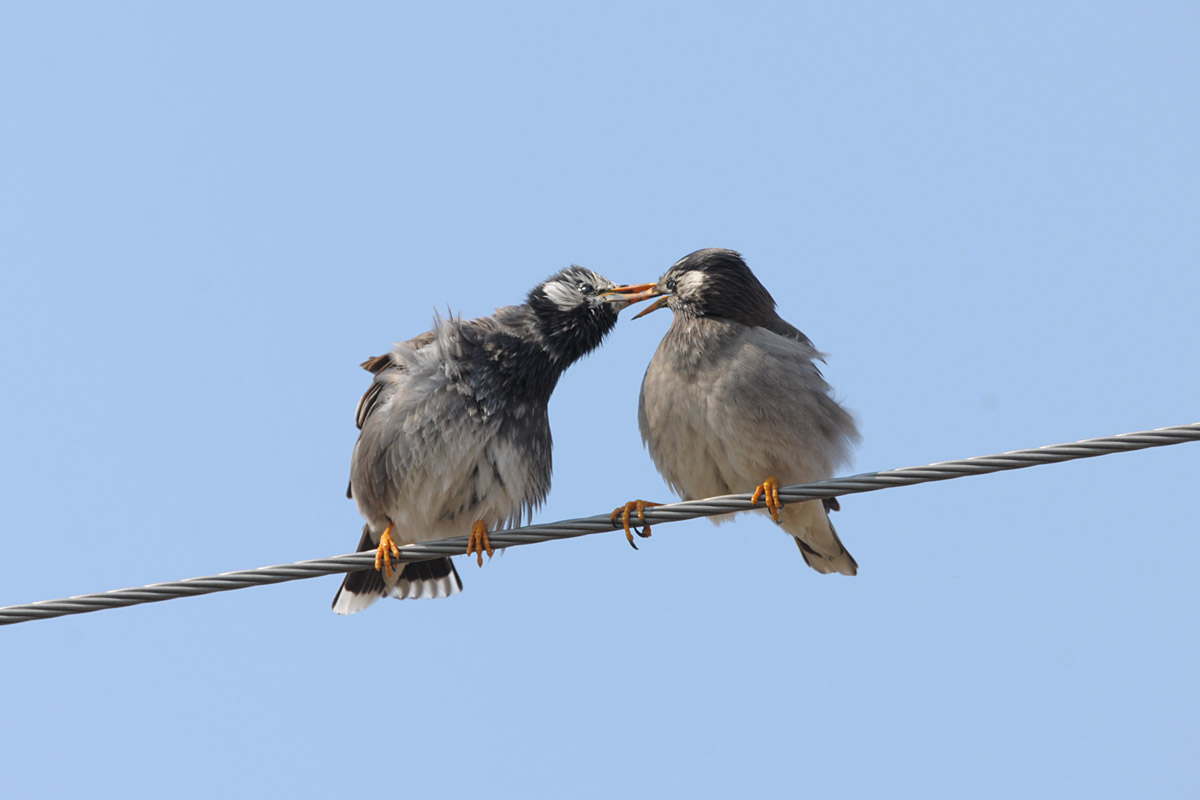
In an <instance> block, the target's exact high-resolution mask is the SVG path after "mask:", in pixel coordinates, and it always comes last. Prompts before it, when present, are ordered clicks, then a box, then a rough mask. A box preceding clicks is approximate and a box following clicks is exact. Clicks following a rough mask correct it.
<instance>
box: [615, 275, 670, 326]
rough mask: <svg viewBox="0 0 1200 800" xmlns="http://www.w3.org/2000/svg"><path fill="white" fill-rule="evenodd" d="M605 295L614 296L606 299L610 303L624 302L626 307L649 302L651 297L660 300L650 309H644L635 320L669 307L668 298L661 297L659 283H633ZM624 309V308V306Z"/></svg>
mask: <svg viewBox="0 0 1200 800" xmlns="http://www.w3.org/2000/svg"><path fill="white" fill-rule="evenodd" d="M604 294H605V295H612V296H610V297H606V298H605V299H606V300H608V301H609V302H614V303H615V302H624V303H625V305H630V306H631V305H633V304H634V303H640V302H642V301H643V300H649V299H650V298H651V297H658V298H659V299H658V301H657V302H655V303H653V304H652V305H650V306H649V307H648V308H645V309H643V310H642V312H641V313H640V314H637V315H635V316H634V319H637V318H638V317H644V316H646V315H647V314H649V313H650V312H651V311H658V310H659V309H660V308H663V307H665V306H666V305H667V298H666V297H660V295H662V292H660V291H659V290H658V284H657V283H631V284H629V285H628V286H618V287H616V288H615V289H610V290H608V291H607V292H605V293H604ZM622 308H624V306H622Z"/></svg>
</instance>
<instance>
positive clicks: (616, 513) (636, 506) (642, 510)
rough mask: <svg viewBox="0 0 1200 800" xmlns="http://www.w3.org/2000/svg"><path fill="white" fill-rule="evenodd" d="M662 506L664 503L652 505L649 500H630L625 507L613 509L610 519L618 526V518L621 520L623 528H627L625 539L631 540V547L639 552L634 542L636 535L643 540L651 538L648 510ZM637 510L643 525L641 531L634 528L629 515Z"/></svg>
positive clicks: (639, 521) (640, 522)
mask: <svg viewBox="0 0 1200 800" xmlns="http://www.w3.org/2000/svg"><path fill="white" fill-rule="evenodd" d="M661 505H662V503H651V502H649V501H648V500H630V501H629V502H628V503H626V504H625V505H623V506H617V507H616V508H615V509H613V512H612V514H610V515H609V517H608V518H609V519H610V520H612V524H613V525H616V524H617V517H620V518H621V526H622V527H623V528H625V538H626V539H628V540H629V546H630V547H632V548H633V549H634V550H637V549H638V546H637V545H636V544H634V542H633V534H634V533H636V534H637V535H638V536H640V537H642V538H643V539H649V538H650V526H649V525H648V524H646V509H647V508H651V507H653V506H661ZM635 510H636V511H637V516H638V523H639V524H640V525H641V529H637V528H632V527H631V526H630V523H629V515H630V514H631V513H633V512H634V511H635Z"/></svg>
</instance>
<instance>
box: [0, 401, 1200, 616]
mask: <svg viewBox="0 0 1200 800" xmlns="http://www.w3.org/2000/svg"><path fill="white" fill-rule="evenodd" d="M1195 441H1200V422H1194V423H1192V424H1190V425H1175V426H1172V427H1168V428H1157V429H1155V430H1149V431H1137V432H1135V433H1123V434H1119V435H1117V436H1106V437H1103V438H1099V439H1083V440H1081V441H1078V442H1070V443H1067V444H1052V445H1046V446H1044V447H1037V448H1033V449H1029V450H1013V451H1012V452H1008V453H999V454H996V455H989V456H975V457H973V458H964V459H961V460H958V461H941V462H938V463H936V464H928V465H925V466H919V467H901V468H899V469H892V470H885V471H883V472H867V473H862V474H860V475H852V476H850V477H846V478H834V479H831V480H826V481H817V482H815V483H806V484H800V485H797V486H785V487H780V489H779V498H780V500H781V501H783V502H785V503H795V502H800V501H803V500H817V499H821V498H827V497H839V496H841V495H846V494H858V493H861V492H873V491H878V490H880V489H888V488H892V487H895V486H911V485H913V484H918V483H929V482H931V481H944V480H950V479H951V478H963V477H967V476H970V475H985V474H987V473H991V472H1002V471H1005V470H1012V469H1023V468H1025V467H1036V466H1040V465H1042V464H1056V463H1058V462H1061V461H1072V460H1075V459H1079V458H1093V457H1095V456H1103V455H1110V454H1113V453H1127V452H1131V451H1134V450H1145V449H1147V448H1150V447H1163V446H1165V445H1172V444H1182V443H1184V442H1195ZM763 477H766V476H763ZM750 497H751V493H750V492H746V493H743V494H731V495H724V496H721V497H710V498H707V499H704V500H692V501H688V502H682V503H672V504H669V505H662V506H655V507H652V508H647V509H646V511H645V515H646V522H647V524H659V523H666V522H678V521H680V520H685V519H694V518H696V517H706V516H713V515H715V514H727V513H730V512H732V511H746V510H749V509H751V508H756V507H757V508H762V505H758V506H755V505H752V504H751V503H750ZM613 530H614V525H613V523H612V521H611V519H610V518H609V515H608V514H598V515H596V516H592V517H580V518H578V519H570V520H563V521H561V522H552V523H547V524H542V525H529V526H526V527H523V528H515V529H512V530H507V531H496V532H494V533H490V534H489V538H490V539H491V541H492V545H493V546H495V547H519V546H521V545H527V544H537V543H539V542H546V541H551V540H555V539H571V538H574V537H577V536H586V535H588V534H591V533H604V532H609V533H611V532H612V531H613ZM466 549H467V537H466V536H455V537H453V538H450V539H441V540H438V541H435V542H425V543H423V544H410V545H405V546H403V547H401V548H400V558H399V560H400V561H423V560H426V559H430V558H437V557H439V556H457V555H462V554H463V553H464V552H465V551H466ZM374 564H375V554H374V552H373V551H370V552H363V553H349V554H346V555H340V556H333V557H331V558H318V559H313V560H310V561H300V562H297V563H294V564H281V565H276V566H270V567H259V568H258V569H248V570H240V571H237V572H223V573H221V574H220V575H209V576H206V577H201V578H187V579H186V580H181V581H170V582H167V583H154V584H150V585H149V586H142V587H138V588H132V589H114V590H112V591H108V592H101V593H99V594H84V595H79V596H77V597H69V598H66V599H63V600H42V601H39V602H36V603H29V604H26V605H15V606H7V607H4V608H0V625H13V624H16V623H18V622H28V621H30V620H36V619H49V618H50V617H61V616H64V615H68V614H86V613H88V612H91V611H102V610H104V609H106V608H121V607H123V606H134V605H141V604H142V603H157V602H161V601H163V600H173V599H175V598H179V597H194V596H196V595H202V594H212V593H214V592H227V591H232V590H234V589H245V588H249V587H251V586H266V585H269V584H273V583H283V582H285V581H295V580H302V579H305V578H316V577H319V576H321V575H331V574H335V573H339V572H350V571H352V570H357V569H365V568H368V567H374Z"/></svg>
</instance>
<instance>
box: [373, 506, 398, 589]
mask: <svg viewBox="0 0 1200 800" xmlns="http://www.w3.org/2000/svg"><path fill="white" fill-rule="evenodd" d="M399 557H400V548H398V547H396V542H395V540H394V539H392V521H391V520H388V526H387V527H386V528H384V529H383V535H382V536H380V537H379V549H378V550H376V551H375V570H376V571H382V572H383V576H384V578H385V579H387V580H389V581H390V580H391V579H392V559H393V558H399Z"/></svg>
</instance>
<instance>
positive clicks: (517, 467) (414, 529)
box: [350, 319, 551, 543]
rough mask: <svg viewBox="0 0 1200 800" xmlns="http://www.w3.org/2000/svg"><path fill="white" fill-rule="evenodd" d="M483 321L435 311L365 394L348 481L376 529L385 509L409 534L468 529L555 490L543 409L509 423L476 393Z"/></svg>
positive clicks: (509, 520) (414, 537)
mask: <svg viewBox="0 0 1200 800" xmlns="http://www.w3.org/2000/svg"><path fill="white" fill-rule="evenodd" d="M476 322H477V321H476V320H471V321H468V322H463V321H461V320H457V319H450V320H438V321H437V323H436V326H435V328H434V330H433V331H430V332H429V333H427V334H425V335H423V336H420V337H417V338H416V339H413V340H410V341H408V342H402V343H400V344H398V345H396V346H395V348H393V350H392V351H391V352H390V353H389V354H388V361H387V364H386V366H381V368H380V369H378V371H377V372H376V375H375V381H374V383H373V384H372V386H371V388H370V389H368V391H367V394H366V395H364V397H363V400H362V401H361V402H360V404H359V413H358V418H359V420H360V423H361V428H362V430H361V433H360V435H359V439H358V442H357V443H356V444H355V447H354V453H353V455H352V457H351V469H350V484H351V490H352V495H353V497H354V500H355V502H356V503H357V504H358V509H359V511H360V513H362V515H363V516H364V517H366V519H367V521H368V523H369V527H370V528H371V529H372V532H373V534H374V537H375V538H378V535H379V533H380V532H381V531H382V530H383V528H384V527H386V526H387V522H388V519H391V520H392V521H393V522H394V523H395V525H394V527H395V530H396V533H397V534H398V536H397V541H399V542H402V543H409V542H416V541H428V540H431V539H437V538H444V537H447V536H455V535H461V534H464V533H466V532H467V531H469V530H470V526H471V523H472V522H474V521H475V520H476V519H482V520H484V521H485V522H486V523H487V524H488V526H489V527H490V528H497V527H504V526H509V525H514V524H520V522H521V521H522V520H523V519H527V518H528V517H529V516H530V515H531V514H532V513H533V511H534V509H535V508H537V506H539V505H540V504H541V502H542V500H544V499H545V497H546V494H547V492H548V491H549V486H550V472H551V464H550V457H549V452H550V427H549V422H548V419H547V416H546V412H545V409H542V410H541V413H538V412H537V410H532V411H531V412H530V413H525V414H520V415H517V416H515V417H514V418H512V419H509V420H508V421H507V422H504V423H502V421H501V419H500V418H499V417H498V416H496V415H495V414H492V413H490V412H489V411H488V410H487V408H486V407H485V406H484V405H482V404H481V403H480V402H479V399H478V397H477V396H476V392H475V388H474V386H473V385H472V369H471V365H472V360H473V356H474V355H476V353H475V352H474V350H475V349H476V348H477V345H476V343H475V341H476V340H475V337H473V336H472V333H474V332H473V331H470V330H469V329H467V326H470V325H472V324H474V323H476ZM487 322H491V320H487Z"/></svg>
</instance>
